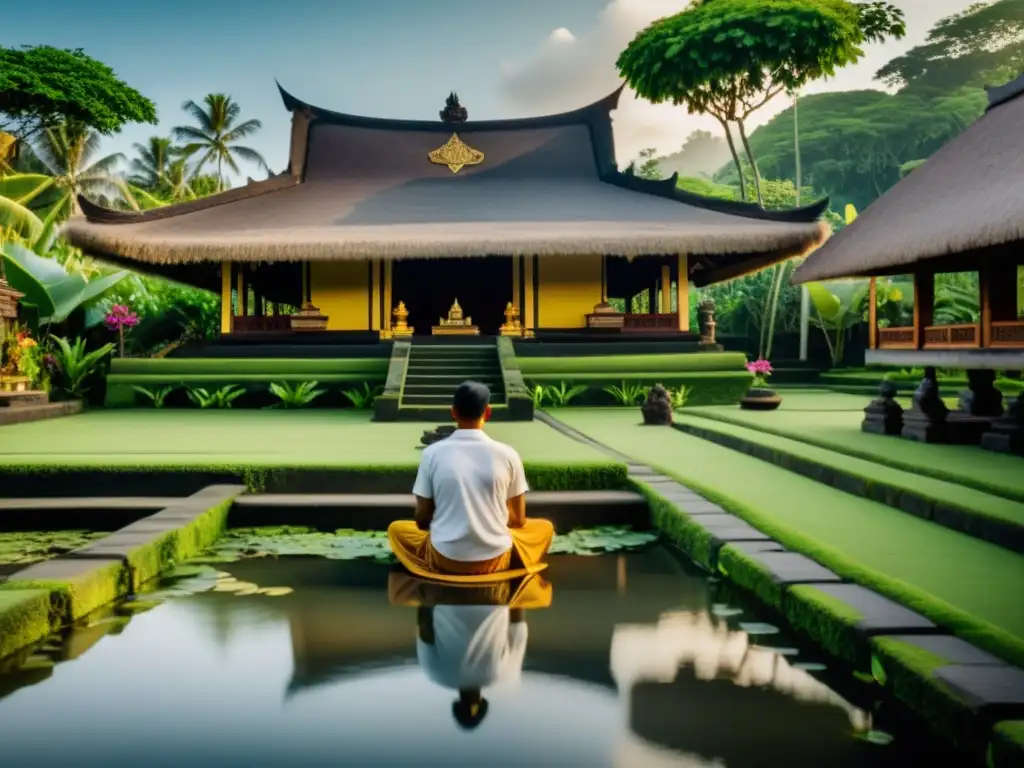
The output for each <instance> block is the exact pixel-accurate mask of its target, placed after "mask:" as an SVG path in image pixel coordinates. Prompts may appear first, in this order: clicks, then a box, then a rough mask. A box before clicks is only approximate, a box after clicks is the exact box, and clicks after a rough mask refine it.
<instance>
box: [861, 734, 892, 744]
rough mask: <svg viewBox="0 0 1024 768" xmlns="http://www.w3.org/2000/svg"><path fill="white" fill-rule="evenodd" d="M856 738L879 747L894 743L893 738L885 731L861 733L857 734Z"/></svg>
mask: <svg viewBox="0 0 1024 768" xmlns="http://www.w3.org/2000/svg"><path fill="white" fill-rule="evenodd" d="M857 738H858V739H861V740H862V741H866V742H869V743H871V744H877V745H878V746H880V747H887V746H889V745H890V744H892V743H893V741H895V737H893V735H892V734H891V733H886V732H885V731H863V732H861V733H858V734H857Z"/></svg>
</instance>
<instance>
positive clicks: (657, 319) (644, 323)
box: [622, 314, 679, 333]
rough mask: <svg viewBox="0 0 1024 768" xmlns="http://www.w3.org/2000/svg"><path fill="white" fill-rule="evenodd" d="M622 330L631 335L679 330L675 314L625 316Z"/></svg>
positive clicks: (677, 318)
mask: <svg viewBox="0 0 1024 768" xmlns="http://www.w3.org/2000/svg"><path fill="white" fill-rule="evenodd" d="M622 330H623V331H627V332H632V333H638V332H639V333H671V332H678V330H679V317H678V315H676V314H671V315H669V314H660V315H625V316H624V318H623V325H622Z"/></svg>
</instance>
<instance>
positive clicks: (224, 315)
mask: <svg viewBox="0 0 1024 768" xmlns="http://www.w3.org/2000/svg"><path fill="white" fill-rule="evenodd" d="M234 315H235V313H234V310H233V309H232V308H231V262H230V261H222V262H221V263H220V332H221V333H231V326H232V324H233V323H234Z"/></svg>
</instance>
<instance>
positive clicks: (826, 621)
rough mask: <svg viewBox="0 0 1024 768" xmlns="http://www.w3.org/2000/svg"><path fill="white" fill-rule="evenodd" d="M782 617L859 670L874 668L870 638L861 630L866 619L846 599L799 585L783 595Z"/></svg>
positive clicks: (805, 585)
mask: <svg viewBox="0 0 1024 768" xmlns="http://www.w3.org/2000/svg"><path fill="white" fill-rule="evenodd" d="M782 615H783V616H785V617H786V620H787V621H788V622H789V623H790V624H791V625H792V626H793V627H794V628H795V629H798V630H800V631H801V632H803V633H805V634H806V635H807V636H808V637H810V638H811V639H812V640H813V641H814V642H816V643H818V644H819V645H820V646H821V647H822V648H824V649H825V650H826V651H828V652H829V653H831V654H832V655H833V656H837V657H839V658H841V659H843V660H844V661H847V662H849V663H850V664H853V665H854V667H855V668H857V669H861V670H866V669H868V668H869V667H870V664H871V650H870V647H869V645H868V641H867V638H866V637H864V636H863V635H862V634H861V633H860V632H859V631H858V630H857V622H858V621H860V620H861V618H863V617H862V616H861V615H860V613H858V612H857V611H856V610H854V609H853V608H851V607H850V606H848V605H847V604H846V603H844V602H843V601H842V600H837V599H836V598H834V597H832V596H831V595H827V594H825V593H824V592H822V591H821V590H820V589H817V588H816V587H814V586H812V585H810V584H796V585H794V586H792V587H790V588H789V589H788V590H787V591H786V592H785V594H784V595H783V598H782Z"/></svg>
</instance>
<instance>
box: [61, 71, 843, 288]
mask: <svg viewBox="0 0 1024 768" xmlns="http://www.w3.org/2000/svg"><path fill="white" fill-rule="evenodd" d="M618 95H619V92H616V93H615V94H613V95H612V96H611V97H609V98H607V99H604V100H602V101H600V102H597V103H596V104H593V105H591V106H589V107H585V108H583V109H581V110H577V111H575V112H569V113H565V114H562V115H553V116H549V117H540V118H531V119H527V120H503V121H488V122H467V123H464V124H460V125H455V126H453V125H450V124H445V123H441V122H416V121H401V120H381V119H374V118H364V117H355V116H351V115H342V114H338V113H334V112H329V111H326V110H322V109H318V108H316V107H311V106H310V105H308V104H305V103H303V102H300V101H298V100H297V99H295V98H294V97H292V96H291V95H290V94H287V93H285V92H284V91H282V96H283V98H284V101H285V105H286V107H287V108H288V109H290V110H291V111H292V113H293V130H292V148H291V149H292V151H291V163H290V167H289V169H288V171H286V172H285V173H283V174H281V175H279V176H276V177H273V178H271V179H268V180H266V181H261V182H253V183H250V184H249V185H247V186H245V187H241V188H239V189H234V190H230V191H228V192H226V193H223V194H221V195H215V196H213V197H209V198H205V199H203V200H199V201H195V202H191V203H184V204H180V205H174V206H169V207H167V208H160V209H156V210H152V211H147V212H144V213H140V214H135V213H124V212H115V211H109V210H106V209H102V208H99V207H98V206H96V205H93V204H91V203H89V202H88V201H84V200H83V201H82V208H83V211H84V212H85V218H76V219H74V220H72V221H70V222H69V223H68V224H67V226H66V228H65V234H66V235H67V237H68V238H69V239H70V240H71V242H73V243H74V244H75V245H78V246H80V247H81V248H83V249H84V250H86V251H87V252H90V253H92V254H94V255H97V256H101V257H102V256H104V255H108V256H111V257H120V258H127V259H130V260H134V261H137V262H145V263H150V264H161V263H163V264H167V263H174V264H183V263H188V262H202V261H205V262H210V261H223V260H232V261H268V260H273V261H289V260H338V259H365V258H385V259H397V258H439V257H458V256H487V255H538V256H556V255H569V254H594V253H603V254H607V255H620V256H630V257H631V256H642V255H661V254H673V253H687V254H690V255H692V256H694V257H696V258H694V259H692V262H693V266H692V269H693V271H694V275H693V277H694V279H695V281H696V282H698V283H701V282H710V281H713V280H714V279H724V277H729V276H732V273H738V272H739V271H743V270H745V269H751V268H758V267H761V266H767V265H768V264H770V263H772V262H774V261H778V260H779V259H782V258H786V257H789V256H792V255H795V254H799V253H802V252H804V251H806V250H807V249H808V248H809V247H811V246H814V245H816V244H818V243H820V242H821V241H822V240H823V239H824V237H825V232H826V228H825V225H824V224H823V223H821V222H820V221H819V217H820V215H821V213H822V212H823V210H824V208H825V207H826V206H827V201H822V202H820V203H818V204H816V205H813V206H809V207H807V208H803V209H799V210H795V211H782V212H769V211H764V210H763V209H761V208H759V207H758V206H756V205H750V204H742V203H734V202H729V201H722V200H711V199H707V198H703V197H699V196H696V195H692V194H689V193H686V192H683V191H682V190H678V189H677V188H676V183H675V177H673V178H672V179H669V180H665V181H662V182H656V181H645V180H643V179H638V178H635V177H632V176H628V175H625V174H622V173H620V172H619V171H618V170H617V169H616V166H615V158H614V152H613V148H612V134H611V118H610V115H609V112H610V110H611V109H613V108H614V107H615V106H616V104H617V102H618ZM453 132H455V133H457V134H458V137H459V138H460V139H461V140H462V141H463V142H464V143H465V144H467V145H469V147H471V148H472V149H474V150H477V151H479V152H482V153H483V155H484V159H483V161H482V162H481V163H479V164H477V165H466V166H464V167H462V168H461V169H460V170H459V171H458V173H453V172H452V171H451V170H450V169H449V168H448V167H447V166H445V165H439V164H436V163H434V162H431V161H430V160H428V154H429V153H431V152H432V151H433V150H436V149H438V148H439V147H440V146H441V145H443V144H444V143H445V142H446V141H447V140H448V139H449V138H450V137H451V135H452V133H453ZM701 278H703V279H701Z"/></svg>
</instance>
